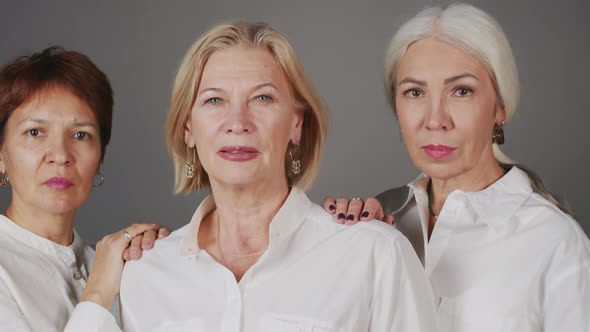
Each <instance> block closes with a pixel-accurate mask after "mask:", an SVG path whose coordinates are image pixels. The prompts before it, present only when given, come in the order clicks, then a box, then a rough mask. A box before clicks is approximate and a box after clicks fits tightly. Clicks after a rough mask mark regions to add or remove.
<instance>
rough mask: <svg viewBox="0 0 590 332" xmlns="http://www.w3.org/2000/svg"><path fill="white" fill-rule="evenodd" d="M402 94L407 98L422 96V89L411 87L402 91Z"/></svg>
mask: <svg viewBox="0 0 590 332" xmlns="http://www.w3.org/2000/svg"><path fill="white" fill-rule="evenodd" d="M403 94H404V96H406V97H409V98H419V97H422V95H424V92H422V90H420V89H416V88H412V89H408V90H406V91H404V93H403Z"/></svg>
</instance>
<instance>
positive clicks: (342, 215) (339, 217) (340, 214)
mask: <svg viewBox="0 0 590 332" xmlns="http://www.w3.org/2000/svg"><path fill="white" fill-rule="evenodd" d="M345 217H346V215H345V214H344V213H339V214H338V219H344V218H345Z"/></svg>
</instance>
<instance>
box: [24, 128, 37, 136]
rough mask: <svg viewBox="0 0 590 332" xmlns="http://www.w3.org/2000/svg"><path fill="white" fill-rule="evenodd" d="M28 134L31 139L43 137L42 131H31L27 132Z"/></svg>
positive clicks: (34, 129) (35, 129)
mask: <svg viewBox="0 0 590 332" xmlns="http://www.w3.org/2000/svg"><path fill="white" fill-rule="evenodd" d="M26 134H27V135H29V136H31V137H39V136H40V135H41V130H39V129H37V128H33V129H29V130H27V131H26Z"/></svg>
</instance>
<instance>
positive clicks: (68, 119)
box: [0, 87, 169, 310]
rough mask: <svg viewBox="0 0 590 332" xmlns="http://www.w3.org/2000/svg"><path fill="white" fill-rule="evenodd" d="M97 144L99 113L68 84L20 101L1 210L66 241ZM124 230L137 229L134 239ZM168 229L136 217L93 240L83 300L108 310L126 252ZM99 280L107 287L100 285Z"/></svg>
mask: <svg viewBox="0 0 590 332" xmlns="http://www.w3.org/2000/svg"><path fill="white" fill-rule="evenodd" d="M100 149H101V147H100V129H99V124H98V121H97V120H96V118H95V116H94V114H93V112H92V110H91V109H90V108H89V106H88V105H87V104H86V103H85V102H84V101H82V100H81V99H79V98H78V97H76V96H75V95H73V94H72V93H71V92H69V91H67V90H65V89H63V88H60V87H50V88H47V89H45V90H44V91H42V92H40V94H39V95H38V96H35V97H34V98H32V99H31V100H30V101H28V102H26V103H25V104H24V105H21V106H20V107H18V108H17V109H16V110H14V111H13V112H12V113H11V115H10V117H9V119H8V121H7V123H6V126H5V132H4V140H3V143H2V146H1V147H0V172H2V173H7V174H8V175H9V177H10V184H11V189H12V200H11V202H10V204H9V206H8V209H7V210H6V212H5V214H6V216H7V217H8V218H10V219H11V220H12V221H13V222H14V223H15V224H17V225H19V226H20V227H22V228H24V229H26V230H28V231H30V232H32V233H35V234H37V235H39V236H41V237H44V238H46V239H48V240H50V241H53V242H55V243H58V244H60V245H63V246H68V245H70V244H71V243H72V241H73V228H74V216H75V213H76V209H77V208H78V207H80V206H81V205H82V204H83V203H84V202H85V201H86V199H87V198H88V195H89V193H90V191H91V190H92V185H93V179H94V176H95V175H96V173H97V172H98V169H99V167H100V159H101V155H100V153H101V152H100ZM124 231H127V232H128V233H130V234H131V235H132V236H137V237H135V238H134V239H133V242H134V245H133V246H131V247H130V242H131V240H129V239H128V238H127V237H125V236H123V232H124ZM168 234H169V230H168V229H166V228H161V227H160V226H158V225H133V226H130V227H128V228H126V229H125V230H122V231H120V232H117V233H114V234H112V235H109V236H107V237H105V238H104V239H103V240H102V241H100V242H98V244H97V253H96V257H95V261H94V264H93V266H92V269H91V274H90V277H89V280H88V285H87V287H86V289H85V291H84V294H83V296H82V298H81V300H82V301H84V300H87V299H89V298H91V297H94V298H99V300H97V301H95V302H97V303H99V304H100V305H102V306H104V307H105V308H107V309H108V310H110V309H111V306H112V303H113V300H114V297H115V296H116V293H117V292H118V289H119V288H118V287H119V286H118V285H119V282H120V275H121V270H122V266H123V263H124V259H123V256H124V257H125V258H126V259H137V258H139V257H140V256H141V251H142V250H143V249H149V248H151V247H152V246H153V243H154V241H155V239H156V238H160V237H165V236H167V235H168ZM124 251H125V253H123V252H124ZM98 280H101V281H100V282H98ZM112 285H116V287H113V286H112ZM103 288H104V289H108V290H109V291H100V292H99V291H98V290H101V289H103ZM113 290H114V291H115V293H114V294H112V292H113ZM93 294H94V295H93ZM96 294H101V295H100V296H98V295H96ZM104 294H108V295H104Z"/></svg>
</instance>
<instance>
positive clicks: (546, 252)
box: [324, 4, 590, 332]
mask: <svg viewBox="0 0 590 332" xmlns="http://www.w3.org/2000/svg"><path fill="white" fill-rule="evenodd" d="M385 82H386V93H387V96H388V98H389V101H390V103H391V106H392V107H393V110H394V112H395V114H396V116H397V118H398V119H399V123H400V128H401V131H402V133H403V137H404V141H405V144H406V146H407V149H408V152H409V154H410V157H411V159H412V161H413V162H414V164H415V165H416V167H418V168H419V169H420V170H421V171H422V172H423V174H422V175H420V176H419V177H418V178H417V179H415V180H414V181H412V182H411V183H410V184H408V186H406V187H403V188H395V189H391V190H388V191H386V192H383V193H381V194H380V195H378V196H377V200H378V202H379V203H380V204H381V205H382V207H383V209H381V206H378V204H376V203H377V200H375V199H371V200H367V202H366V203H367V204H366V206H364V210H363V213H362V214H361V220H365V219H369V218H371V217H372V216H373V215H376V216H377V217H383V216H384V215H385V216H386V217H384V220H386V221H388V222H391V221H392V219H393V218H392V217H391V216H389V214H393V215H395V225H396V227H397V229H398V230H400V231H401V232H402V233H403V234H404V235H405V236H406V237H407V238H408V239H409V240H410V242H412V245H413V247H414V249H415V250H416V252H417V254H418V256H419V257H420V259H421V261H422V264H423V265H424V268H425V270H426V273H427V275H428V277H429V278H430V282H431V284H432V286H433V290H434V294H435V305H436V306H437V308H438V309H437V310H438V318H439V328H440V330H441V331H453V332H466V331H519V332H524V331H590V242H589V241H588V238H587V237H586V235H585V234H584V232H583V231H582V229H581V228H580V226H579V225H578V223H577V222H576V221H575V220H574V219H573V217H572V213H571V211H570V210H569V209H568V207H567V205H566V204H564V203H563V202H562V201H561V200H560V199H558V198H556V197H555V196H553V195H551V194H549V193H548V192H547V191H546V190H545V189H544V187H543V185H542V182H541V181H540V179H539V177H538V176H537V175H535V174H534V173H533V172H532V171H530V170H529V169H527V168H526V167H524V166H522V165H518V164H514V163H513V162H512V161H511V160H510V159H509V158H508V157H507V156H506V155H504V154H503V153H502V152H501V151H500V149H499V145H501V144H503V143H504V133H503V127H504V124H505V123H506V122H508V121H510V119H511V118H512V117H513V115H514V113H515V112H516V108H517V104H518V98H519V83H518V75H517V70H516V64H515V60H514V56H513V54H512V50H511V47H510V44H509V42H508V40H507V38H506V36H505V34H504V32H503V31H502V29H501V27H500V26H499V25H498V23H497V22H496V21H495V20H494V19H493V18H492V17H491V16H490V15H488V14H487V13H485V12H483V11H482V10H480V9H477V8H475V7H473V6H470V5H465V4H453V5H451V6H449V7H447V8H445V9H441V8H429V9H426V10H424V11H422V12H420V13H419V14H418V15H417V16H415V17H414V18H412V19H411V20H409V21H408V22H407V23H405V24H404V25H403V26H402V27H401V28H400V29H399V30H398V32H397V33H396V34H395V36H394V37H393V40H392V42H391V45H390V47H389V49H388V51H387V55H386V63H385ZM324 208H325V209H326V210H328V211H330V212H332V213H333V214H335V215H336V217H337V219H338V220H339V222H340V223H346V224H353V223H355V222H356V221H357V220H358V217H357V216H358V215H359V213H360V212H361V210H362V209H363V202H362V201H361V200H359V199H353V200H352V201H350V203H349V202H348V200H347V199H339V200H338V201H337V202H336V201H335V200H334V199H333V198H331V197H328V198H326V200H325V202H324ZM347 209H348V211H347ZM345 212H346V213H345Z"/></svg>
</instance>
